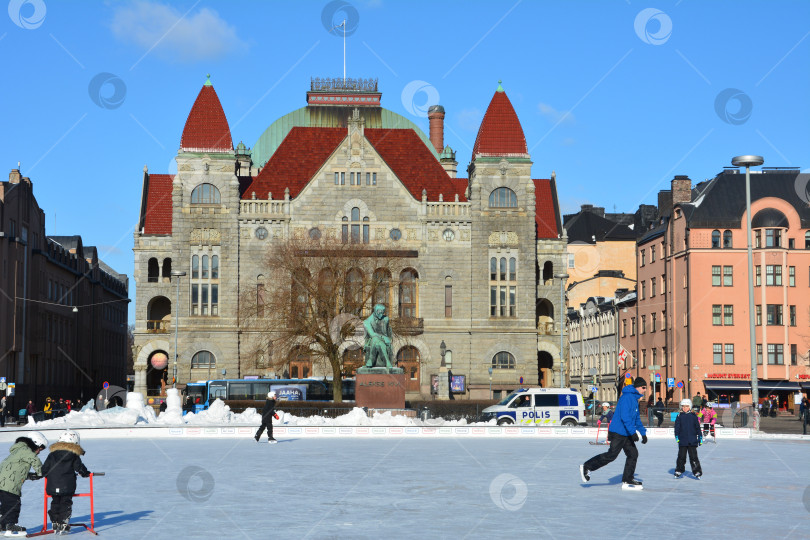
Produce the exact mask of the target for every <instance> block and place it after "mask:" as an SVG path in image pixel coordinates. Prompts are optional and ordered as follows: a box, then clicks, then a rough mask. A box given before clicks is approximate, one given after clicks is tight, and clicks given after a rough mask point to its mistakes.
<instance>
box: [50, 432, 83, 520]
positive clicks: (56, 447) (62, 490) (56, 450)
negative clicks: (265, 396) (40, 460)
mask: <svg viewBox="0 0 810 540" xmlns="http://www.w3.org/2000/svg"><path fill="white" fill-rule="evenodd" d="M83 455H84V450H83V449H82V447H81V446H79V434H78V433H76V432H75V431H65V432H64V433H62V435H60V436H59V441H58V442H57V443H55V444H53V445H51V448H50V454H48V459H46V460H45V465H43V466H42V474H43V475H45V477H46V478H47V480H48V484H47V487H46V489H45V491H46V492H47V493H48V495H50V496H51V509H50V510H49V511H48V515H49V516H50V517H51V522H52V523H53V530H54V531H55V532H56V534H65V533H67V532H68V531H69V530H70V516H71V514H72V513H73V494H74V493H76V475H77V474H80V475H81V476H82V477H83V478H87V477H88V476H90V471H88V470H87V468H86V467H85V466H84V463H82V458H81V456H83Z"/></svg>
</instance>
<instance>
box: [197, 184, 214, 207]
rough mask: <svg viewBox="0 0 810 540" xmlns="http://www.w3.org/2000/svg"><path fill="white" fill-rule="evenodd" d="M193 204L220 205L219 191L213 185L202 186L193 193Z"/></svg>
mask: <svg viewBox="0 0 810 540" xmlns="http://www.w3.org/2000/svg"><path fill="white" fill-rule="evenodd" d="M191 204H220V197H219V190H218V189H217V187H216V186H214V185H213V184H200V185H199V186H197V187H195V188H194V190H193V191H192V192H191Z"/></svg>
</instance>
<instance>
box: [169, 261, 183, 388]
mask: <svg viewBox="0 0 810 540" xmlns="http://www.w3.org/2000/svg"><path fill="white" fill-rule="evenodd" d="M185 275H186V273H185V272H180V271H178V270H174V271H172V279H174V278H177V279H176V282H177V304H175V308H174V369H173V374H172V388H177V330H178V327H179V326H180V279H179V278H181V277H183V276H185Z"/></svg>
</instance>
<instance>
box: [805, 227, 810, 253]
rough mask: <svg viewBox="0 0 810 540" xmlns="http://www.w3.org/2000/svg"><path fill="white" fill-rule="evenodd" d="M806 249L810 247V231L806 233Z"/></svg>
mask: <svg viewBox="0 0 810 540" xmlns="http://www.w3.org/2000/svg"><path fill="white" fill-rule="evenodd" d="M804 249H810V231H807V232H806V233H804Z"/></svg>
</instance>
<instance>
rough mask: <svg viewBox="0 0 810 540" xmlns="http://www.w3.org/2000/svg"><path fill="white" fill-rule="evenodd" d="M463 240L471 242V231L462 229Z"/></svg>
mask: <svg viewBox="0 0 810 540" xmlns="http://www.w3.org/2000/svg"><path fill="white" fill-rule="evenodd" d="M461 240H462V242H469V241H470V231H461Z"/></svg>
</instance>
